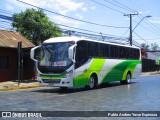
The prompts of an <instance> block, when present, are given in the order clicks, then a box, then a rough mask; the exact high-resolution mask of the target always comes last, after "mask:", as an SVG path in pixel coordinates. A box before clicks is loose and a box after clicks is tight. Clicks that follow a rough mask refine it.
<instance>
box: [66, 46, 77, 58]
mask: <svg viewBox="0 0 160 120" xmlns="http://www.w3.org/2000/svg"><path fill="white" fill-rule="evenodd" d="M75 46H76V45H73V46H71V47H70V48H69V49H68V57H69V59H71V60H73V58H74V48H75Z"/></svg>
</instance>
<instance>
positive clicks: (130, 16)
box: [124, 13, 138, 46]
mask: <svg viewBox="0 0 160 120" xmlns="http://www.w3.org/2000/svg"><path fill="white" fill-rule="evenodd" d="M133 15H138V13H136V14H124V16H129V18H130V27H129V29H130V34H129V42H130V45H131V46H132V16H133Z"/></svg>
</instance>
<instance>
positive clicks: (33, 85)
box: [0, 82, 42, 91]
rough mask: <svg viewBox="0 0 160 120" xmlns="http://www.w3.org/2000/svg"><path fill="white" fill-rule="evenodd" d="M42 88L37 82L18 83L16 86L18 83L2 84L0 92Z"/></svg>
mask: <svg viewBox="0 0 160 120" xmlns="http://www.w3.org/2000/svg"><path fill="white" fill-rule="evenodd" d="M36 87H42V86H41V85H40V84H39V83H38V82H34V83H20V85H19V86H18V82H6V83H5V82H4V83H2V84H1V83H0V91H7V90H18V89H28V88H36Z"/></svg>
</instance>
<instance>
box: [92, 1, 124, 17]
mask: <svg viewBox="0 0 160 120" xmlns="http://www.w3.org/2000/svg"><path fill="white" fill-rule="evenodd" d="M91 1H92V2H94V3H96V4H99V5H101V6H103V7H106V8H109V9H111V10H113V11H116V12H118V13H121V14H124V13H123V12H121V11H119V10H116V9H113V8H111V7H109V6H107V5H104V4H102V3H99V2H97V1H95V0H91Z"/></svg>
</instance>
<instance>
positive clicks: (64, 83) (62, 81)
mask: <svg viewBox="0 0 160 120" xmlns="http://www.w3.org/2000/svg"><path fill="white" fill-rule="evenodd" d="M37 80H38V82H39V83H40V84H41V85H44V86H50V87H73V80H72V77H68V78H58V79H45V78H42V77H38V78H37Z"/></svg>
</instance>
